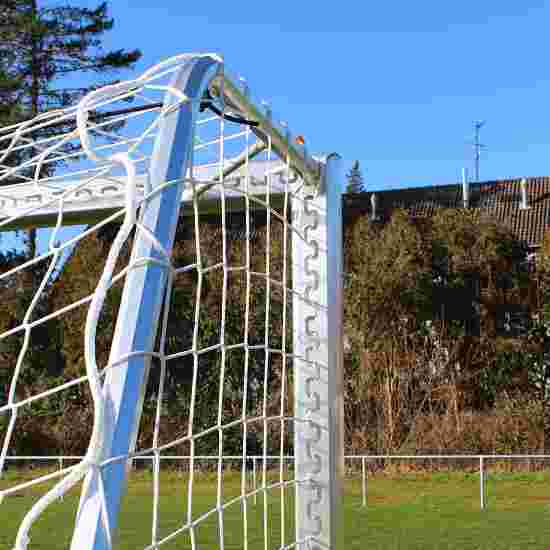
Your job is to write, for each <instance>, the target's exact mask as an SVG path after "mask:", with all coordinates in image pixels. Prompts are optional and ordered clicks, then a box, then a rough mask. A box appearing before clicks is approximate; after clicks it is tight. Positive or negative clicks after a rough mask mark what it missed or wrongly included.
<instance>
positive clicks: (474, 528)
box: [0, 470, 550, 550]
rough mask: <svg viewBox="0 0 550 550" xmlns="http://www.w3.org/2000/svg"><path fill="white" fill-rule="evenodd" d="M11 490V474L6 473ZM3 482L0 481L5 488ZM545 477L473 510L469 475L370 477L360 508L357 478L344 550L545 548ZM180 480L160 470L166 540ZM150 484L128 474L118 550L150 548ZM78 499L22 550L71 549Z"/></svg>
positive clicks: (206, 532)
mask: <svg viewBox="0 0 550 550" xmlns="http://www.w3.org/2000/svg"><path fill="white" fill-rule="evenodd" d="M8 475H9V477H11V480H10V479H9V478H8V479H7V480H6V482H7V483H8V484H12V483H10V482H11V481H13V476H14V475H15V474H14V473H13V470H12V473H11V474H10V473H8ZM6 482H3V484H4V483H6ZM549 482H550V473H525V474H502V473H501V474H492V475H491V476H490V478H489V480H488V482H487V504H488V508H487V509H486V510H485V511H480V509H479V478H478V477H477V476H476V475H475V474H463V473H450V474H430V475H426V474H424V475H418V474H416V475H413V474H406V475H401V476H399V477H395V476H391V477H385V476H377V477H374V478H372V479H370V480H369V485H368V506H367V508H363V507H362V506H361V485H360V482H359V480H355V479H354V480H351V481H348V482H347V484H346V492H345V501H344V505H345V514H344V523H345V547H346V550H348V549H352V548H353V549H363V548H364V549H369V550H374V549H380V550H382V549H384V550H390V549H392V550H393V549H410V550H421V549H422V550H432V549H447V548H449V549H450V548H457V549H458V548H460V549H471V550H474V549H476V550H477V549H491V550H500V549H506V550H513V549H542V548H547V547H548V541H550V483H549ZM239 483H240V482H239V476H238V475H235V474H230V475H228V476H227V483H226V498H230V497H231V496H233V495H237V494H238V493H239V487H240V485H239ZM186 485H187V479H186V477H182V476H181V475H178V474H177V473H170V472H165V473H163V474H162V483H161V492H162V496H161V500H160V521H159V525H160V533H159V534H160V535H161V536H166V535H168V534H169V533H170V532H172V531H174V530H175V529H177V528H178V526H181V525H182V523H183V521H184V520H185V518H186ZM151 491H152V482H151V476H150V474H148V473H139V474H134V475H133V476H132V479H131V482H130V485H129V493H128V498H127V499H126V501H125V503H124V506H123V510H122V514H121V519H120V537H119V541H118V544H117V546H116V548H119V549H121V550H122V549H123V550H130V549H132V550H138V549H142V548H146V547H147V546H148V545H149V544H150V543H151V523H152V522H151V516H152V499H151ZM287 493H288V495H287V497H286V498H285V510H286V513H285V516H287V518H286V522H285V524H286V529H285V531H286V543H288V542H290V541H291V540H292V539H293V536H292V530H293V524H292V517H293V502H292V495H291V494H292V491H291V490H287ZM36 496H37V493H35V494H32V493H28V494H26V495H23V496H11V497H7V498H6V499H5V500H4V502H3V503H2V504H1V505H0V548H1V549H11V548H12V544H13V541H14V538H15V533H16V529H17V526H18V524H19V522H20V521H21V518H22V517H23V515H24V513H25V511H26V510H27V509H28V508H29V506H30V505H31V503H32V502H33V501H34V500H35V499H36ZM215 498H216V485H215V478H214V477H209V476H206V475H205V476H202V478H201V480H200V482H198V483H197V484H196V486H195V498H194V507H196V508H195V510H194V511H195V517H196V516H197V515H199V514H200V512H201V511H203V512H204V511H207V510H208V509H210V508H211V507H212V506H213V505H214V504H215ZM77 502H78V496H77V494H76V493H73V494H71V495H69V496H67V497H66V498H65V499H64V500H63V501H62V502H59V503H56V504H55V505H54V506H53V507H52V508H51V509H50V510H49V511H48V512H47V513H46V514H45V516H44V517H43V518H42V519H41V520H40V521H39V523H37V525H36V526H35V528H34V529H33V531H32V533H31V535H32V538H31V544H30V545H29V550H54V549H56V550H58V549H62V548H68V546H69V541H70V536H71V531H72V521H73V518H74V512H75V510H76V506H77ZM267 511H268V516H269V526H268V532H269V548H279V547H280V544H281V497H280V490H279V489H277V490H274V491H272V492H270V494H269V498H268V499H267ZM263 516H264V500H263V497H262V495H261V494H260V495H259V496H258V499H257V503H256V504H254V499H253V497H252V498H251V499H250V502H249V505H248V522H249V529H248V540H249V548H251V550H252V549H254V550H255V549H260V548H263V530H262V529H263ZM224 525H225V536H224V541H225V548H226V549H227V550H233V549H237V548H242V542H243V527H242V508H241V506H240V504H238V503H237V504H235V505H234V506H232V507H229V508H228V509H227V510H226V512H225V516H224ZM196 534H197V542H198V544H199V548H204V549H212V548H218V547H219V546H218V533H217V516H216V515H215V514H213V515H212V516H210V517H209V518H208V519H206V520H205V521H204V522H203V523H201V526H200V527H199V528H198V529H197V531H196ZM189 545H190V540H189V536H188V535H187V534H185V533H184V534H181V535H179V536H178V537H176V538H175V539H174V540H173V541H170V542H168V543H167V544H166V545H163V546H162V548H166V549H168V550H175V549H183V548H187V547H189Z"/></svg>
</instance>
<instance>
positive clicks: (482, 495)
mask: <svg viewBox="0 0 550 550" xmlns="http://www.w3.org/2000/svg"><path fill="white" fill-rule="evenodd" d="M82 458H83V457H82V456H77V455H74V456H71V455H67V456H38V455H37V456H32V455H31V456H8V457H6V460H8V461H10V462H38V461H40V462H42V461H44V462H57V464H58V467H59V469H60V470H62V469H63V468H64V467H65V466H66V463H67V461H76V460H81V459H82ZM158 458H160V460H161V461H163V460H170V461H185V460H189V459H190V458H191V457H190V456H188V455H173V456H170V455H164V456H159V457H158ZM193 458H194V459H195V461H197V460H204V461H210V460H211V461H213V462H217V461H218V460H219V458H220V457H218V456H212V455H204V456H201V455H195V456H194V457H193ZM221 458H222V460H227V461H235V462H237V461H238V462H241V463H242V461H243V456H242V455H226V456H222V457H221ZM154 459H155V457H154V456H136V457H134V458H133V459H132V460H133V461H148V460H149V461H151V464H152V462H153V460H154ZM245 460H246V461H247V462H248V463H249V464H250V463H251V464H252V468H251V472H250V476H251V480H250V481H251V484H252V487H253V489H254V501H256V499H257V494H258V468H259V465H261V467H263V461H264V460H265V461H270V462H271V461H280V460H284V461H288V462H289V464H291V463H292V461H293V460H294V457H293V456H291V455H286V456H282V457H281V456H280V455H266V456H264V455H249V456H247V457H246V458H245ZM345 460H346V466H352V468H353V466H354V465H355V464H356V463H357V462H360V464H361V467H360V471H361V501H362V505H363V506H365V507H366V506H367V496H368V467H367V466H368V463H369V462H370V463H372V462H375V461H380V460H388V461H393V460H395V461H399V460H409V461H414V460H431V461H434V460H437V461H440V460H456V461H459V460H464V461H473V462H476V463H477V464H478V471H479V505H480V509H481V510H485V509H486V508H487V498H486V482H487V470H486V465H487V461H488V460H489V461H498V460H529V461H532V460H550V455H545V454H523V455H521V454H519V455H518V454H487V455H475V454H468V455H466V454H464V455H437V454H431V455H346V456H345Z"/></svg>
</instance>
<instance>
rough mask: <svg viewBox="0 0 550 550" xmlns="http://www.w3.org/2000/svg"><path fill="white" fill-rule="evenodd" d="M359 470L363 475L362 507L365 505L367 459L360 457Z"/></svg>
mask: <svg viewBox="0 0 550 550" xmlns="http://www.w3.org/2000/svg"><path fill="white" fill-rule="evenodd" d="M361 470H362V473H363V506H366V505H367V459H366V458H365V457H364V456H363V457H361Z"/></svg>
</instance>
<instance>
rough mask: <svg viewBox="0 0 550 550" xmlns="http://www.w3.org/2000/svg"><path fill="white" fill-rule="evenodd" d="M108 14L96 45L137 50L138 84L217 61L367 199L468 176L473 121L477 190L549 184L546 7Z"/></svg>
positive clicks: (146, 5)
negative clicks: (161, 72) (502, 184)
mask: <svg viewBox="0 0 550 550" xmlns="http://www.w3.org/2000/svg"><path fill="white" fill-rule="evenodd" d="M72 2H73V3H75V0H72ZM80 4H81V5H88V6H90V7H92V6H94V5H96V4H97V2H96V1H88V2H85V1H84V0H80ZM110 5H111V13H112V15H113V16H114V17H115V30H114V31H113V32H112V33H111V34H110V36H109V37H108V39H107V41H106V45H107V47H110V48H122V47H126V48H134V47H139V48H140V49H141V50H142V51H143V53H144V56H143V58H142V60H141V61H140V63H139V65H138V67H137V71H141V70H143V69H145V68H147V67H148V66H150V65H151V64H154V63H155V62H157V61H159V60H161V59H163V58H165V57H167V56H171V55H174V54H176V53H180V52H187V51H214V52H218V53H221V54H223V55H224V57H225V60H226V63H227V65H228V66H229V67H230V68H231V69H232V70H233V71H234V72H237V73H238V74H241V75H242V76H244V77H245V78H247V80H248V82H249V83H250V85H251V87H252V88H253V89H254V91H255V93H256V95H259V96H260V97H262V98H265V99H267V100H270V101H271V102H272V105H273V109H274V111H276V112H277V113H280V114H281V115H283V117H284V118H285V119H286V120H288V121H289V122H290V125H291V127H292V129H293V130H294V131H295V132H296V133H302V134H304V135H305V137H306V140H307V143H308V146H309V147H310V149H311V150H313V151H322V152H328V151H336V152H338V153H340V154H341V155H342V157H343V158H344V159H345V162H346V166H349V164H351V162H352V161H353V160H354V159H359V160H360V162H361V165H362V167H363V171H364V176H365V179H366V181H367V184H368V185H369V187H370V188H371V189H384V188H390V187H408V186H413V185H433V184H439V183H441V184H442V183H449V182H453V181H457V180H458V179H459V177H460V173H461V169H462V167H463V166H467V167H469V169H470V172H473V161H472V151H471V148H470V146H469V145H468V144H467V142H468V140H470V139H471V138H472V133H473V130H472V121H473V120H474V119H480V118H481V119H486V120H487V124H486V126H485V127H484V128H483V131H482V141H483V142H484V143H486V144H487V146H488V149H487V152H486V153H484V154H483V156H482V161H481V179H484V180H485V179H494V178H504V177H515V176H531V175H532V176H535V175H550V155H549V153H550V120H549V119H550V114H549V112H550V77H549V69H548V54H547V52H548V42H547V35H548V24H549V23H550V2H549V1H546V2H545V1H544V0H522V1H515V2H511V1H507V2H506V1H504V2H503V1H502V0H501V1H495V0H485V1H483V2H480V1H479V0H478V1H473V0H462V1H461V2H447V1H437V2H436V1H433V0H427V1H420V2H409V1H391V0H386V1H385V2H381V1H380V2H360V1H358V0H356V1H350V0H340V1H338V2H332V3H330V4H329V3H326V4H325V5H324V6H323V4H322V3H313V2H304V1H303V2H296V1H294V2H291V1H289V0H280V1H278V2H276V3H274V4H267V3H266V4H262V3H259V2H257V1H249V0H239V1H238V2H233V3H229V2H219V1H217V0H213V1H212V0H211V1H208V2H181V1H178V0H156V1H154V2H153V1H151V0H131V1H130V0H114V1H111V2H110ZM137 71H136V72H137Z"/></svg>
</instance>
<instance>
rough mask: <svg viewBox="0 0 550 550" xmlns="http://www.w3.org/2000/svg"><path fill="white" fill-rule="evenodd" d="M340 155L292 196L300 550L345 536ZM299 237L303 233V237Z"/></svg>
mask: <svg viewBox="0 0 550 550" xmlns="http://www.w3.org/2000/svg"><path fill="white" fill-rule="evenodd" d="M344 181H345V178H344V173H343V170H342V165H341V160H340V157H339V156H338V155H334V154H333V155H329V156H327V157H326V158H325V159H323V160H322V161H321V177H320V181H319V183H318V186H317V187H313V186H311V185H308V184H307V183H306V184H305V187H304V188H303V189H302V195H301V196H300V198H298V197H293V199H292V220H293V226H294V228H295V229H296V230H297V233H298V234H296V232H293V235H292V286H293V290H294V294H293V296H294V297H293V306H292V307H293V333H294V336H293V354H294V418H295V421H294V456H295V468H294V475H295V480H296V487H295V490H296V512H295V513H296V542H297V548H298V549H299V550H304V549H305V548H307V549H308V550H320V549H323V550H326V549H330V550H340V549H341V548H342V543H343V531H342V519H343V518H342V491H343V486H342V484H343V478H344V428H343V405H344V403H343V338H342V324H343V297H342V273H343V253H342V251H343V243H342V198H341V193H342V186H343V184H344ZM302 237H303V238H302Z"/></svg>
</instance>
